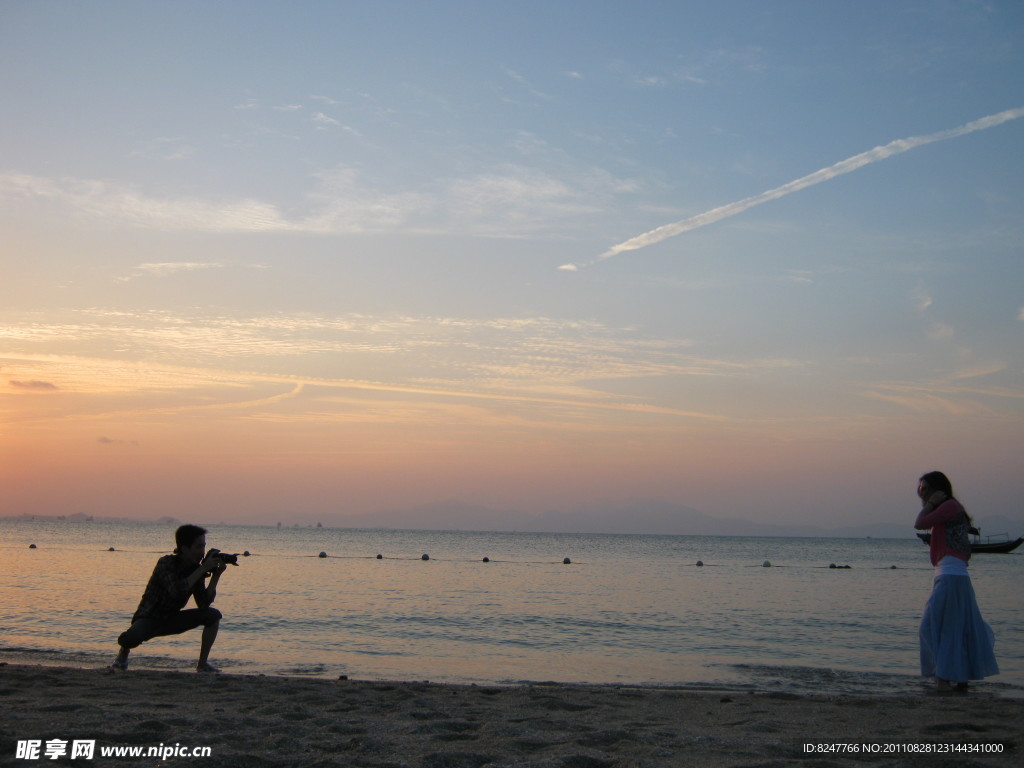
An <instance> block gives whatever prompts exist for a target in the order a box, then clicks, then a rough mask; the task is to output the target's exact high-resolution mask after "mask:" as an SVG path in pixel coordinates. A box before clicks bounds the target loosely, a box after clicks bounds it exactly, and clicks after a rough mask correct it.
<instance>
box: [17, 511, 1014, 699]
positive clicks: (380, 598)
mask: <svg viewBox="0 0 1024 768" xmlns="http://www.w3.org/2000/svg"><path fill="white" fill-rule="evenodd" d="M208 527H209V533H208V535H207V540H208V544H209V545H210V546H216V547H218V548H220V549H222V550H224V551H226V552H239V553H243V552H245V551H248V552H249V553H250V556H248V557H245V556H243V557H240V558H239V563H240V565H239V566H238V567H237V568H235V567H229V569H228V571H227V572H226V573H225V574H224V576H223V577H222V578H221V581H220V586H219V588H218V595H217V600H216V606H217V608H219V609H220V610H221V611H222V612H223V614H224V620H223V621H222V623H221V630H220V635H219V637H218V639H217V643H216V645H215V647H214V651H213V656H212V660H213V661H214V662H215V663H216V664H217V665H219V666H220V667H222V669H224V671H225V672H232V673H241V674H258V673H263V674H278V675H310V676H316V677H337V676H339V675H348V676H349V677H350V678H353V679H357V678H358V679H378V680H382V679H389V680H432V681H437V682H463V683H487V684H502V683H515V682H522V681H558V682H571V683H612V684H622V685H638V684H640V685H670V686H676V685H685V686H697V687H709V688H726V689H743V688H751V689H761V690H764V689H769V690H784V691H792V692H797V693H799V692H807V691H826V692H830V691H831V692H853V693H856V692H890V693H899V692H906V691H908V690H914V689H917V688H919V687H920V686H921V684H922V683H921V681H920V678H919V677H918V676H917V670H918V645H917V625H918V621H919V619H920V615H921V611H922V608H923V606H924V603H925V601H926V599H927V597H928V594H929V592H930V589H931V581H932V569H931V567H930V565H929V563H928V550H927V547H925V546H924V545H923V544H922V543H921V542H920V541H918V540H917V539H916V538H907V539H813V538H759V537H709V536H641V535H635V536H629V535H586V534H539V533H474V532H462V531H445V532H438V531H391V530H350V529H337V528H308V527H307V528H298V527H280V528H277V527H259V526H232V525H210V526H208ZM173 534H174V526H173V525H162V524H153V523H113V522H79V521H54V522H46V521H21V520H2V521H0V659H3V660H8V661H17V662H22V663H44V664H69V665H76V666H103V665H105V664H107V663H109V661H110V660H111V659H112V658H113V656H114V654H115V653H116V650H117V648H116V642H115V641H116V638H117V636H118V634H119V633H120V632H122V631H123V630H124V629H126V628H127V627H128V624H129V621H130V617H131V614H132V613H133V612H134V610H135V607H136V606H137V604H138V601H139V598H140V596H141V594H142V590H143V588H144V587H145V584H146V581H147V579H148V578H149V575H150V572H151V571H152V569H153V565H154V564H155V562H156V560H157V558H158V557H160V556H161V555H162V554H166V553H168V552H169V551H170V550H171V549H172V548H173ZM31 544H35V545H36V547H35V548H30V545H31ZM111 549H112V550H113V551H111ZM321 553H324V554H325V555H326V557H320V554H321ZM378 555H380V557H378ZM424 555H426V556H427V559H425V558H424ZM485 558H487V561H486V562H485ZM566 559H568V560H569V562H568V563H566V562H565V560H566ZM698 561H699V562H701V563H703V565H698ZM766 562H768V563H769V564H770V565H768V566H766V565H765V563H766ZM833 565H834V566H849V567H848V568H847V567H834V568H833V567H830V566H833ZM971 575H972V580H973V583H974V587H975V591H976V592H977V595H978V601H979V604H980V606H981V609H982V613H983V615H984V617H985V619H986V621H988V622H989V624H990V625H991V626H992V628H993V629H994V630H995V633H996V638H997V641H996V655H997V658H998V661H999V665H1000V668H1001V674H1000V675H999V676H998V677H996V678H990V679H989V680H988V681H986V682H985V683H984V687H985V689H986V690H989V691H992V692H998V693H999V694H1000V695H1011V696H1017V695H1024V626H1022V622H1021V617H1022V612H1021V609H1022V608H1024V597H1022V590H1021V584H1022V580H1021V577H1022V575H1024V557H1022V556H1021V555H1019V554H1010V555H975V556H974V558H972V561H971ZM198 647H199V632H197V631H193V632H189V633H185V634H183V635H179V636H175V637H167V638H157V639H154V640H152V641H150V642H148V643H146V644H144V645H143V646H141V647H140V648H138V649H137V650H136V651H134V652H133V654H132V666H133V667H135V668H159V669H188V668H189V667H190V664H191V663H192V662H194V659H195V657H196V655H197V653H198Z"/></svg>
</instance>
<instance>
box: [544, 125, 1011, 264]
mask: <svg viewBox="0 0 1024 768" xmlns="http://www.w3.org/2000/svg"><path fill="white" fill-rule="evenodd" d="M1018 117H1024V107H1018V108H1017V109H1008V110H1006V111H1005V112H999V113H997V114H994V115H989V116H988V117H983V118H981V119H979V120H974V121H973V122H970V123H967V124H965V125H961V126H960V127H959V128H949V129H947V130H944V131H938V132H937V133H929V134H928V135H927V136H911V137H910V138H908V139H896V140H895V141H890V142H889V143H888V144H885V145H883V146H881V147H875V148H874V149H870V150H868V151H867V152H861V153H860V154H859V155H854V156H853V157H848V158H846V159H845V160H840V161H839V162H838V163H836V164H835V165H830V166H828V167H827V168H822V169H821V170H820V171H815V172H814V173H812V174H809V175H807V176H803V177H801V178H799V179H796V180H795V181H791V182H789V183H788V184H783V185H782V186H781V187H775V189H769V190H768V191H767V192H762V193H761V194H759V195H754V196H753V197H748V198H745V199H743V200H738V201H736V202H735V203H728V204H727V205H723V206H720V207H718V208H712V209H711V210H710V211H705V212H704V213H698V214H697V215H696V216H691V217H690V218H688V219H683V220H682V221H676V222H673V223H672V224H665V225H664V226H661V227H658V228H657V229H652V230H651V231H649V232H644V233H643V234H642V235H637V236H636V237H632V238H630V239H629V240H626V241H625V242H622V243H619V244H618V245H614V246H612V247H611V248H609V249H608V250H607V251H605V252H604V253H602V254H601V255H600V256H599V257H597V259H595V260H594V261H592V262H589V264H586V265H584V264H564V265H562V266H561V267H559V269H562V270H567V271H575V270H576V269H578V268H579V267H581V266H589V265H590V264H594V263H597V262H599V261H604V260H605V259H610V258H611V257H612V256H617V255H618V254H620V253H624V252H626V251H635V250H636V249H638V248H644V247H646V246H648V245H654V243H660V242H661V241H662V240H667V239H668V238H670V237H675V236H676V235H681V234H683V233H684V232H690V231H692V230H694V229H700V228H701V227H706V226H707V225H708V224H713V223H715V222H716V221H721V220H722V219H727V218H729V217H730V216H735V215H736V214H738V213H743V211H746V210H748V209H750V208H753V207H754V206H755V205H761V204H762V203H767V202H768V201H770V200H778V199H779V198H780V197H785V196H786V195H789V194H792V193H793V192H798V191H800V190H801V189H806V188H807V187H812V186H814V185H815V184H820V183H821V182H823V181H828V180H829V179H834V178H835V177H836V176H842V175H843V174H844V173H850V172H851V171H856V170H857V169H858V168H863V167H864V166H865V165H871V164H872V163H877V162H878V161H879V160H885V159H886V158H888V157H892V156H893V155H898V154H901V153H902V152H907V151H909V150H911V149H915V148H916V147H922V146H924V145H925V144H933V143H934V142H936V141H945V140H946V139H953V138H956V137H957V136H964V135H966V134H968V133H974V132H975V131H981V130H984V129H985V128H992V127H994V126H996V125H1001V124H1003V123H1005V122H1008V121H1010V120H1016V119H1017V118H1018Z"/></svg>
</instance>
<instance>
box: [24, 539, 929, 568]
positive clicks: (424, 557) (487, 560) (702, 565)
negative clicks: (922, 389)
mask: <svg viewBox="0 0 1024 768" xmlns="http://www.w3.org/2000/svg"><path fill="white" fill-rule="evenodd" d="M28 548H29V549H38V547H37V546H36V545H35V544H29V545H28ZM106 551H107V552H124V553H133V552H134V553H135V554H154V555H161V554H168V553H167V552H165V551H156V550H129V549H115V548H114V547H108V548H107V549H106ZM237 554H238V556H239V557H252V556H253V553H252V552H250V551H249V550H245V551H244V552H239V553H237ZM259 557H281V558H314V557H315V558H318V559H322V560H328V559H330V560H374V559H375V560H420V561H424V562H428V561H430V560H432V559H433V558H431V556H430V554H428V553H426V552H424V553H423V554H422V555H420V556H419V557H398V556H394V557H392V556H385V555H383V554H381V553H377V554H376V555H329V554H327V552H325V551H324V552H320V553H319V554H317V555H286V554H269V555H259ZM449 562H462V561H454V560H453V561H449ZM476 562H481V563H506V564H515V565H555V564H556V563H555V562H554V561H551V560H492V559H491V558H490V557H487V556H486V555H485V556H484V557H483V558H481V559H480V560H479V561H476ZM574 564H575V563H574V562H573V560H572V558H570V557H564V558H562V565H574ZM682 565H685V564H682ZM690 565H691V566H692V567H695V568H720V567H723V566H722V564H720V563H705V562H704V561H703V560H698V561H696V562H695V563H692V564H690ZM739 567H741V568H812V569H826V570H833V571H849V570H853V566H852V565H837V564H836V563H829V564H828V565H797V566H793V565H775V564H773V563H772V562H771V561H770V560H765V561H764V562H762V563H761V564H760V565H749V564H748V565H741V566H739ZM869 570H886V571H890V570H892V571H897V570H925V568H924V567H923V566H921V567H918V566H912V567H911V568H906V567H902V568H901V567H900V566H898V565H889V566H873V567H871V568H870V569H869ZM928 570H931V569H928Z"/></svg>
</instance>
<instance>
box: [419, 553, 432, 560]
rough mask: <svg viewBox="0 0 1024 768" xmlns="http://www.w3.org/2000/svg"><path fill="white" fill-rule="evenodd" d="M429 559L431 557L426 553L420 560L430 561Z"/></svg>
mask: <svg viewBox="0 0 1024 768" xmlns="http://www.w3.org/2000/svg"><path fill="white" fill-rule="evenodd" d="M429 559H430V555H428V554H427V553H426V552H424V553H423V557H421V558H420V560H429Z"/></svg>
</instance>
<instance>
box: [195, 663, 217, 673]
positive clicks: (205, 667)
mask: <svg viewBox="0 0 1024 768" xmlns="http://www.w3.org/2000/svg"><path fill="white" fill-rule="evenodd" d="M196 672H198V673H199V674H200V675H219V674H220V670H219V669H217V668H216V667H215V666H213V665H212V664H208V663H206V662H205V661H204V662H203V663H202V664H196Z"/></svg>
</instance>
